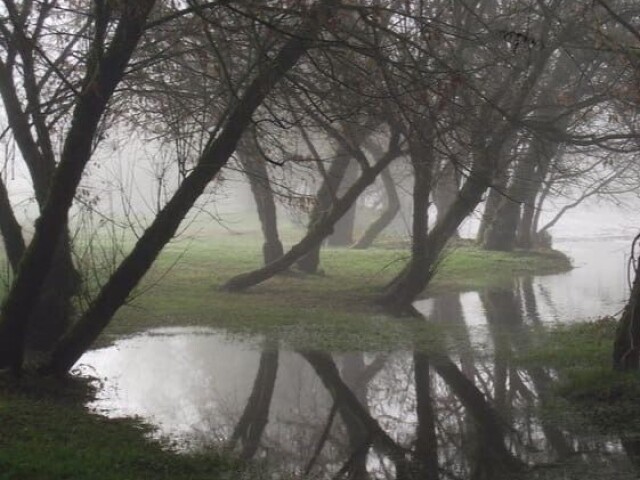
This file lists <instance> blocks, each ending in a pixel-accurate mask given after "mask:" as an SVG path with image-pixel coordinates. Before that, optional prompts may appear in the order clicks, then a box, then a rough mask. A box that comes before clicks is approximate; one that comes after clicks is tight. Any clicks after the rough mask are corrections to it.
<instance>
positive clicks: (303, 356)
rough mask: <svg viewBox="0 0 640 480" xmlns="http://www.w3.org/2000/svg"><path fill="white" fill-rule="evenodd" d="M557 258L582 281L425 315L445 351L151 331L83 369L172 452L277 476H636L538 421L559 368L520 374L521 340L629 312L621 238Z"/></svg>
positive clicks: (588, 442) (572, 431) (600, 445)
mask: <svg viewBox="0 0 640 480" xmlns="http://www.w3.org/2000/svg"><path fill="white" fill-rule="evenodd" d="M557 248H558V249H560V250H563V251H565V252H567V253H568V254H569V255H570V256H571V257H572V258H573V259H574V265H575V267H576V268H575V269H574V270H572V271H571V272H567V273H565V274H560V275H553V276H546V277H534V278H522V279H518V280H517V281H514V285H513V288H511V289H504V288H503V289H495V290H487V291H483V292H465V293H462V294H457V293H451V294H445V295H441V296H438V297H436V298H431V299H427V300H423V301H420V302H418V303H417V305H416V306H417V307H418V308H419V309H420V310H421V311H422V312H423V313H424V314H425V316H426V317H427V318H428V319H430V320H431V321H434V322H442V323H446V324H448V325H453V326H454V328H455V330H456V341H455V342H450V343H451V346H449V347H446V348H445V347H443V348H440V349H438V351H428V352H425V351H422V350H421V349H416V350H415V351H411V350H403V351H394V352H351V353H334V354H330V353H326V352H318V351H305V352H294V351H290V350H289V351H288V350H285V349H281V348H279V346H278V342H277V341H276V340H275V339H267V338H253V339H248V340H247V339H242V340H239V339H234V338H231V337H228V336H227V335H225V334H224V332H220V331H215V330H210V329H206V328H167V329H155V330H152V331H149V332H147V333H145V334H142V335H138V336H135V337H132V338H127V339H124V340H121V341H118V342H116V343H115V344H114V345H112V346H110V347H108V348H104V349H99V350H93V351H90V352H88V353H87V354H86V355H85V356H84V357H83V358H82V359H81V361H80V364H79V365H78V368H79V369H80V370H84V371H87V372H88V373H89V374H91V375H94V376H97V377H98V378H100V379H102V383H101V388H100V391H99V395H98V397H97V399H96V400H95V401H94V402H92V403H91V404H90V405H89V407H90V408H91V409H93V410H95V411H98V412H100V413H103V414H105V415H109V416H125V415H138V416H140V417H142V418H143V419H145V420H146V421H148V422H149V423H151V424H152V425H154V426H156V427H157V429H158V434H159V435H160V436H162V437H164V438H167V439H168V440H169V441H171V442H172V443H173V444H174V445H175V446H176V448H178V449H182V450H199V449H207V448H208V447H214V448H218V447H220V446H227V447H228V448H233V449H234V451H236V452H237V453H238V454H239V455H240V456H242V457H244V458H253V459H256V460H259V461H260V463H261V464H264V465H266V469H267V470H268V471H271V472H274V475H275V477H281V476H287V475H288V477H287V478H319V479H320V478H322V479H324V478H326V479H329V478H345V479H346V478H349V479H368V478H372V479H373V478H375V479H378V478H380V479H383V478H398V479H401V478H410V479H414V478H415V479H418V478H419V479H427V480H429V479H436V478H442V479H444V478H449V479H466V478H478V479H491V478H514V477H515V476H516V472H522V471H523V465H526V466H527V468H526V469H524V471H526V475H525V476H526V478H581V479H583V478H606V479H609V478H612V479H615V478H619V479H623V478H624V479H627V478H637V474H636V471H634V469H633V466H632V464H631V462H630V461H629V459H628V457H627V455H626V454H625V448H624V447H623V444H622V442H621V441H620V440H619V439H617V438H608V437H604V436H603V435H600V434H598V433H597V432H595V430H593V429H590V428H589V427H588V426H585V422H584V420H580V419H577V418H574V417H575V416H572V415H568V414H567V415H560V416H559V417H555V416H551V415H549V414H548V413H545V412H548V410H549V409H548V408H546V407H549V406H551V409H553V404H554V402H555V400H554V398H553V396H552V395H550V393H549V392H550V387H551V386H552V384H553V383H554V381H555V380H556V376H555V373H554V371H553V370H552V369H550V368H543V367H540V366H529V367H527V366H522V365H519V364H516V363H515V362H514V361H513V358H514V356H515V355H517V354H518V353H519V352H520V351H521V349H524V348H526V347H527V345H528V343H529V342H530V341H531V339H530V337H529V336H528V332H531V331H534V330H536V329H544V328H546V326H547V325H548V324H550V323H554V322H558V321H562V322H575V321H582V320H585V319H593V318H596V317H599V316H602V315H611V314H615V313H616V312H617V311H618V310H619V309H620V308H622V306H623V304H624V300H625V298H626V294H627V291H628V287H627V274H626V263H625V259H626V258H627V256H628V250H629V243H628V240H616V239H606V240H598V241H583V242H575V241H571V242H565V243H558V245H557ZM594 252H597V253H594ZM461 332H462V334H461ZM408 334H409V335H410V332H409V333H408ZM442 343H443V345H445V344H448V343H447V342H446V341H443V342H442ZM541 407H542V408H541ZM531 467H533V468H531ZM434 472H437V474H436V473H434Z"/></svg>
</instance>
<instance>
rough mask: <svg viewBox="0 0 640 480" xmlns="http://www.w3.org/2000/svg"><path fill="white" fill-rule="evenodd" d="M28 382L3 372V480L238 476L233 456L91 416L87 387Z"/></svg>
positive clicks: (0, 474)
mask: <svg viewBox="0 0 640 480" xmlns="http://www.w3.org/2000/svg"><path fill="white" fill-rule="evenodd" d="M29 383H30V382H29V380H28V379H27V381H26V385H25V384H24V382H23V385H22V386H21V388H20V390H19V391H18V390H16V389H15V388H14V387H11V386H8V385H7V382H6V381H3V379H2V378H0V479H1V480H23V479H24V480H60V479H67V480H86V479H92V480H129V479H130V480H141V479H149V480H151V479H153V480H155V479H178V478H179V479H194V480H196V479H203V480H204V479H207V480H210V479H212V478H216V479H229V480H232V479H238V478H243V476H244V475H247V474H248V472H242V470H241V468H240V464H239V463H238V462H236V461H234V460H233V459H231V458H229V457H228V456H223V455H216V454H208V455H178V454H176V453H172V452H170V451H169V450H167V449H166V448H163V446H162V445H161V444H160V443H159V442H157V441H151V440H149V439H148V438H147V436H146V434H147V433H148V432H149V427H147V426H145V425H143V424H142V423H140V422H139V421H137V420H135V419H121V420H113V419H107V418H105V417H101V416H98V415H92V414H89V413H88V412H87V411H86V410H85V409H84V408H83V407H82V406H81V401H82V399H83V396H84V395H86V394H87V393H88V390H86V388H85V387H83V386H82V385H63V386H62V385H60V384H51V385H46V384H45V385H43V383H42V380H41V379H38V381H37V384H36V383H34V384H33V385H29Z"/></svg>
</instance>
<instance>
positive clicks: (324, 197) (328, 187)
mask: <svg viewBox="0 0 640 480" xmlns="http://www.w3.org/2000/svg"><path fill="white" fill-rule="evenodd" d="M350 163H351V156H350V155H349V154H348V153H347V152H346V151H345V150H344V149H342V148H340V149H339V150H338V153H337V155H336V157H335V159H334V160H333V162H331V166H330V167H329V170H327V175H326V177H325V178H324V180H323V182H322V186H321V187H320V189H319V190H318V193H317V194H316V202H315V205H314V207H313V210H312V211H311V214H310V215H309V229H308V231H309V232H310V231H311V230H313V229H314V228H315V227H316V225H317V224H318V223H320V222H321V221H322V219H323V217H324V216H325V215H326V213H327V212H328V211H329V210H330V209H331V206H332V205H333V204H334V201H335V198H336V196H337V192H338V188H339V187H340V184H341V183H342V179H343V178H344V176H345V173H346V171H347V169H348V168H349V164H350ZM345 213H346V212H345ZM320 247H321V243H319V244H318V245H316V246H314V247H313V248H312V249H311V250H309V252H307V253H306V254H305V255H304V256H303V257H302V258H300V259H299V260H298V261H297V263H296V265H297V266H298V268H299V269H300V270H302V271H303V272H306V273H317V271H318V267H319V266H320Z"/></svg>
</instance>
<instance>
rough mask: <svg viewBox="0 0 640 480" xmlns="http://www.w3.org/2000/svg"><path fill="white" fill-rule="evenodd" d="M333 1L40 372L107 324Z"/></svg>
mask: <svg viewBox="0 0 640 480" xmlns="http://www.w3.org/2000/svg"><path fill="white" fill-rule="evenodd" d="M334 6H335V5H334V0H324V1H321V2H319V3H318V4H316V5H315V6H314V8H312V9H311V10H310V13H309V17H308V19H307V20H306V21H305V23H304V25H303V26H302V27H301V28H300V30H299V31H298V32H296V34H295V35H292V36H291V38H290V39H289V40H288V41H287V43H286V44H285V45H284V46H283V47H282V49H281V50H280V51H279V52H278V54H277V55H276V56H275V57H274V58H273V59H272V60H271V61H270V62H269V64H268V65H266V66H265V67H264V68H263V69H262V70H261V71H260V74H259V75H258V76H257V77H256V78H255V79H254V80H253V81H252V82H251V84H250V85H249V86H248V87H247V89H246V90H245V92H244V94H243V95H242V96H241V98H240V99H239V100H238V102H237V104H236V105H235V108H234V110H233V111H232V112H231V114H230V115H229V116H228V117H227V121H226V124H225V126H224V128H222V130H221V131H220V133H219V134H218V136H217V137H216V138H215V140H214V141H212V142H210V143H209V144H208V146H207V148H205V150H204V152H203V153H202V154H201V156H200V158H199V159H198V161H197V163H196V166H195V168H194V169H193V170H192V171H191V173H190V174H189V175H188V176H187V177H186V178H185V179H184V181H183V182H182V183H181V184H180V186H179V187H178V189H177V190H176V193H175V194H174V195H173V197H172V198H171V199H170V200H169V201H168V202H167V204H166V205H165V206H164V207H163V208H162V210H161V211H160V212H159V213H158V215H157V216H156V217H155V219H154V220H153V222H152V223H151V225H150V226H149V227H148V228H147V230H146V231H145V232H144V233H143V234H142V236H141V237H140V238H139V239H138V241H137V242H136V245H135V246H134V247H133V249H132V251H131V252H130V253H129V255H128V256H127V257H126V258H125V259H124V260H123V262H122V263H121V264H120V266H119V267H118V268H117V269H116V271H115V272H114V273H113V275H112V276H111V277H110V278H109V280H108V281H107V283H106V284H105V285H104V286H103V287H102V289H101V290H100V293H99V294H98V296H97V297H96V298H95V299H94V301H93V302H92V303H91V305H90V306H89V308H88V310H87V311H86V312H85V314H84V315H83V316H82V317H81V318H80V319H79V320H78V322H76V324H75V325H74V326H73V328H72V329H71V330H70V331H69V332H68V333H67V334H66V335H65V336H64V338H63V339H62V340H61V341H60V343H59V344H58V346H57V347H56V349H55V350H54V352H53V354H52V356H51V358H50V360H49V362H48V363H47V364H46V365H44V366H43V368H42V371H43V372H45V373H56V374H64V373H66V372H67V371H68V370H69V369H70V368H71V367H72V366H73V365H74V363H75V362H76V361H77V360H78V359H79V358H80V357H81V356H82V354H83V353H84V352H85V351H86V350H87V349H88V348H89V346H90V345H91V344H92V343H93V342H94V341H95V339H96V338H97V337H98V335H99V334H100V333H101V332H102V330H103V329H104V328H105V327H106V326H107V325H108V323H109V321H110V320H111V318H112V317H113V315H114V314H115V312H116V311H117V310H118V308H120V307H121V306H122V305H123V304H124V302H125V301H126V299H127V297H128V296H129V294H130V293H131V291H132V290H133V288H134V287H135V286H136V285H137V284H138V282H139V281H140V280H141V279H142V277H143V276H144V274H145V273H146V272H147V271H148V269H149V268H150V267H151V265H152V264H153V262H154V260H155V259H156V258H157V256H158V255H159V253H160V251H161V250H162V248H163V247H164V246H165V245H166V244H167V243H168V242H169V241H170V240H171V238H173V236H174V235H175V233H176V231H177V229H178V227H179V226H180V223H181V222H182V220H183V219H184V217H185V216H186V215H187V213H188V212H189V210H190V209H191V207H192V206H193V205H194V203H195V202H196V200H197V199H198V198H199V196H200V195H201V194H202V192H203V191H204V190H205V188H206V187H207V185H208V184H209V183H210V182H211V180H212V179H213V178H214V177H215V176H216V175H217V174H218V172H219V171H220V169H221V168H222V167H223V166H224V165H225V164H226V163H227V161H228V160H229V157H230V156H231V154H232V153H233V151H234V150H235V148H236V146H237V143H238V141H239V140H240V137H241V135H242V133H243V132H244V131H245V130H246V128H247V127H248V126H249V124H250V123H251V117H252V115H253V113H254V112H255V110H256V109H257V108H258V107H259V106H260V105H261V104H262V102H263V101H264V99H265V97H266V96H267V95H268V93H269V92H270V91H271V90H272V89H273V87H274V85H275V84H276V83H277V82H279V81H280V79H281V78H282V77H283V76H284V75H285V74H286V73H287V72H288V71H289V70H290V69H291V68H293V66H294V65H295V64H296V63H297V62H298V60H299V59H300V57H301V56H302V55H303V54H304V53H305V52H306V51H307V49H308V48H309V46H310V45H311V44H312V42H313V40H314V39H315V38H316V36H317V35H318V33H319V31H320V29H321V28H322V24H323V22H322V21H320V19H327V18H330V16H331V14H332V13H333V10H334V9H333V7H334Z"/></svg>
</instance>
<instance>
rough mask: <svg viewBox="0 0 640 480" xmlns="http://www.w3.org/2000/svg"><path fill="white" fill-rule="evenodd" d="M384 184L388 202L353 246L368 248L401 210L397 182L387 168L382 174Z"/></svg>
mask: <svg viewBox="0 0 640 480" xmlns="http://www.w3.org/2000/svg"><path fill="white" fill-rule="evenodd" d="M380 178H381V179H382V184H383V185H384V191H385V193H386V195H387V204H386V206H385V209H384V211H383V212H382V214H381V215H380V216H379V217H378V218H377V219H376V220H375V221H374V222H373V223H372V224H371V225H369V228H367V230H365V232H364V233H363V234H362V236H361V237H360V239H359V240H358V241H357V242H356V243H354V244H353V247H352V248H355V249H362V250H364V249H366V248H369V247H370V246H371V245H372V244H373V242H374V241H375V239H376V238H378V235H380V234H381V233H382V232H383V231H384V229H385V228H387V227H388V226H389V224H391V222H392V221H393V219H394V218H395V217H396V215H397V214H398V212H399V211H400V197H399V196H398V191H397V190H396V184H395V182H394V181H393V177H392V176H391V172H390V170H389V169H388V168H387V169H385V170H383V171H382V173H381V174H380Z"/></svg>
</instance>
